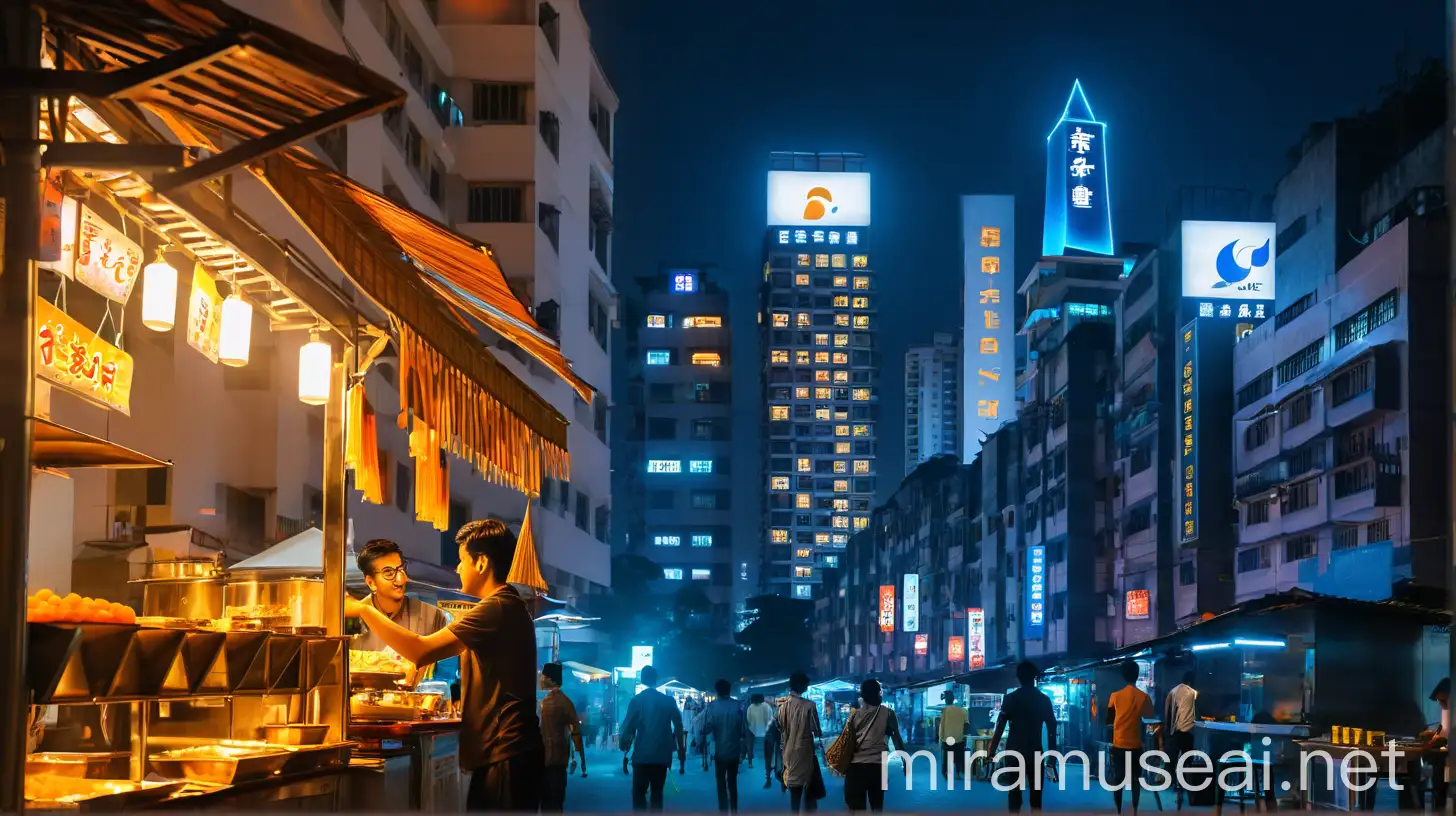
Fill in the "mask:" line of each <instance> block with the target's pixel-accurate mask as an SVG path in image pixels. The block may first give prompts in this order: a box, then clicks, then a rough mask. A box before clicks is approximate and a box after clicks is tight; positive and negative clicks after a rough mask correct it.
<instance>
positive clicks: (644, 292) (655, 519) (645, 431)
mask: <svg viewBox="0 0 1456 816" xmlns="http://www.w3.org/2000/svg"><path fill="white" fill-rule="evenodd" d="M714 274H715V270H713V269H712V268H710V267H701V266H696V267H685V266H672V267H664V268H663V269H662V270H661V271H660V272H659V273H658V274H656V275H653V276H644V277H639V278H638V279H637V283H638V289H639V291H640V292H641V297H640V298H639V299H638V300H637V302H635V303H633V305H632V308H631V309H630V310H629V314H628V319H629V320H630V321H631V325H629V326H628V327H627V331H626V336H627V344H628V347H627V357H628V359H627V363H626V365H627V368H628V389H629V393H628V395H627V404H628V410H630V411H631V413H632V417H631V428H630V430H629V432H628V433H627V434H626V436H627V441H626V443H625V445H624V446H623V447H624V450H623V451H622V453H623V454H624V455H623V456H619V457H618V459H619V469H620V471H621V472H620V473H619V480H618V484H619V485H620V487H621V489H620V495H619V497H618V502H617V508H618V512H620V513H625V514H626V516H625V520H624V521H625V523H624V524H623V528H624V529H625V530H626V531H627V544H628V549H629V551H630V552H632V553H633V554H636V555H640V556H644V557H646V558H649V559H651V560H652V561H653V563H655V564H657V565H658V566H659V567H660V568H661V570H662V573H661V575H660V576H659V577H658V578H657V579H656V580H654V581H652V582H651V584H650V590H651V591H652V593H653V594H655V595H659V596H661V597H662V598H663V599H664V600H667V599H670V598H673V597H676V596H677V595H678V593H679V592H680V590H682V589H683V588H685V587H696V588H699V589H701V590H702V591H703V593H704V595H706V597H707V600H708V603H709V604H710V606H709V610H708V611H707V612H706V613H695V615H694V618H693V619H692V620H689V621H685V622H682V623H684V624H686V625H687V626H688V627H698V628H703V629H712V630H713V631H716V632H717V633H719V634H720V635H721V636H722V637H723V638H725V639H727V638H731V637H732V633H733V627H732V624H733V612H734V610H735V609H736V607H737V604H738V603H741V602H742V600H743V598H742V597H737V595H742V594H743V593H736V589H737V588H738V587H739V584H741V583H742V582H741V580H739V579H740V576H739V573H738V570H737V565H738V564H740V563H741V562H742V559H741V558H738V557H735V553H734V544H735V541H734V536H733V527H734V524H733V506H732V504H731V501H732V497H733V491H732V487H733V468H734V467H735V465H736V466H740V467H742V466H747V467H757V461H756V456H755V455H754V453H756V452H750V454H749V455H748V456H746V457H745V456H742V455H741V454H740V455H739V456H736V457H735V455H734V453H735V451H734V445H733V439H732V432H733V402H732V385H733V376H732V367H731V349H732V343H731V342H730V337H731V335H730V333H729V328H728V325H729V323H728V294H727V292H725V291H724V290H723V289H722V288H720V287H719V286H718V284H717V282H716V281H715V280H714ZM628 457H631V459H632V461H628ZM735 459H736V460H737V461H736V462H735Z"/></svg>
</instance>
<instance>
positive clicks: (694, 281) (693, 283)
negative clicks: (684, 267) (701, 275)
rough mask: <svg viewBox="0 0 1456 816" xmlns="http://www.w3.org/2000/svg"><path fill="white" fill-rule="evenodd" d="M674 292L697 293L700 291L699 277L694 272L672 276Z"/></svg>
mask: <svg viewBox="0 0 1456 816" xmlns="http://www.w3.org/2000/svg"><path fill="white" fill-rule="evenodd" d="M672 291H674V292H696V291H698V276H697V275H695V274H693V273H692V272H679V273H678V274H676V275H673V276H672Z"/></svg>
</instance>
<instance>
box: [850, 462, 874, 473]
mask: <svg viewBox="0 0 1456 816" xmlns="http://www.w3.org/2000/svg"><path fill="white" fill-rule="evenodd" d="M854 472H855V473H869V472H870V460H868V459H856V460H854Z"/></svg>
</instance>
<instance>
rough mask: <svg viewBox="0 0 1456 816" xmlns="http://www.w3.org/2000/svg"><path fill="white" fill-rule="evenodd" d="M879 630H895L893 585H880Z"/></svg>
mask: <svg viewBox="0 0 1456 816" xmlns="http://www.w3.org/2000/svg"><path fill="white" fill-rule="evenodd" d="M880 631H881V632H893V631H895V587H894V585H890V586H882V587H880Z"/></svg>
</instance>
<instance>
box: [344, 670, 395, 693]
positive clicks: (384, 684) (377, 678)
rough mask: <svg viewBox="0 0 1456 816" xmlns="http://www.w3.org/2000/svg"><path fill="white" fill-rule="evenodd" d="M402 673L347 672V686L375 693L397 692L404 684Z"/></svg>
mask: <svg viewBox="0 0 1456 816" xmlns="http://www.w3.org/2000/svg"><path fill="white" fill-rule="evenodd" d="M404 675H405V673H404V672H381V671H353V670H350V672H349V685H350V686H352V687H353V688H355V689H373V690H376V691H399V690H400V684H401V683H403V682H404Z"/></svg>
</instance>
